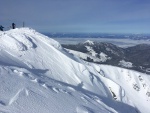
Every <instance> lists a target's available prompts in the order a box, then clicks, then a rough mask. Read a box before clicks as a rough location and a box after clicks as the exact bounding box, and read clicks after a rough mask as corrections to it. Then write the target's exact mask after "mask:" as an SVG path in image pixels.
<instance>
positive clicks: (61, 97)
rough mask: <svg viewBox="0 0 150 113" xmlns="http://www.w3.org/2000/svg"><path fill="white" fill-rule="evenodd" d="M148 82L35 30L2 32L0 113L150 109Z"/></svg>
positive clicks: (145, 112) (110, 112) (122, 112)
mask: <svg viewBox="0 0 150 113" xmlns="http://www.w3.org/2000/svg"><path fill="white" fill-rule="evenodd" d="M149 81H150V78H149V76H148V75H145V74H142V73H138V72H135V71H131V70H127V69H122V68H117V67H113V66H107V65H97V64H92V63H87V62H85V61H82V60H80V59H79V58H77V57H74V56H73V55H71V54H69V53H68V52H67V51H65V50H64V49H63V48H62V47H61V45H60V44H59V43H58V42H56V41H55V40H53V39H50V38H49V37H46V36H44V35H42V34H40V33H38V32H36V31H35V30H33V29H29V28H20V29H14V30H10V31H5V32H0V83H1V85H0V113H140V112H142V113H148V112H150V108H149V104H150V82H149Z"/></svg>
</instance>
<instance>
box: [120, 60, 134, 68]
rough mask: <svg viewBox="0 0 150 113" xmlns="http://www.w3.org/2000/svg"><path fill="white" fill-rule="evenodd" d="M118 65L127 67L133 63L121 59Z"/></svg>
mask: <svg viewBox="0 0 150 113" xmlns="http://www.w3.org/2000/svg"><path fill="white" fill-rule="evenodd" d="M118 65H120V66H122V67H127V68H131V67H133V64H132V63H131V62H126V61H125V60H121V61H120V62H119V64H118Z"/></svg>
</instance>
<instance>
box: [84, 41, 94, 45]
mask: <svg viewBox="0 0 150 113" xmlns="http://www.w3.org/2000/svg"><path fill="white" fill-rule="evenodd" d="M84 44H89V45H94V42H93V41H91V40H86V41H85V42H84Z"/></svg>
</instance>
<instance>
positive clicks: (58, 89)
mask: <svg viewBox="0 0 150 113" xmlns="http://www.w3.org/2000/svg"><path fill="white" fill-rule="evenodd" d="M13 72H14V73H17V74H18V76H20V77H25V78H28V79H29V80H30V81H31V82H33V83H37V84H39V85H40V86H42V87H43V88H45V89H47V90H48V89H49V90H51V91H53V92H55V93H65V94H69V95H71V92H69V91H67V90H65V89H63V88H58V87H54V86H51V85H49V84H47V83H46V82H44V81H42V80H40V79H38V78H35V77H34V76H32V75H31V74H29V73H24V72H22V71H18V70H13ZM57 85H58V86H59V87H61V86H62V85H60V84H57ZM68 90H72V91H73V88H72V89H70V88H68Z"/></svg>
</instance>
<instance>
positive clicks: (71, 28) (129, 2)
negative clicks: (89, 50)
mask: <svg viewBox="0 0 150 113" xmlns="http://www.w3.org/2000/svg"><path fill="white" fill-rule="evenodd" d="M23 21H24V22H25V24H26V26H28V27H31V28H33V29H36V30H38V31H40V32H73V33H74V32H84V33H89V32H90V33H95V32H96V33H150V0H0V24H1V25H3V26H4V27H5V28H7V27H9V26H10V25H11V23H12V22H15V23H16V25H17V27H21V25H22V22H23Z"/></svg>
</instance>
